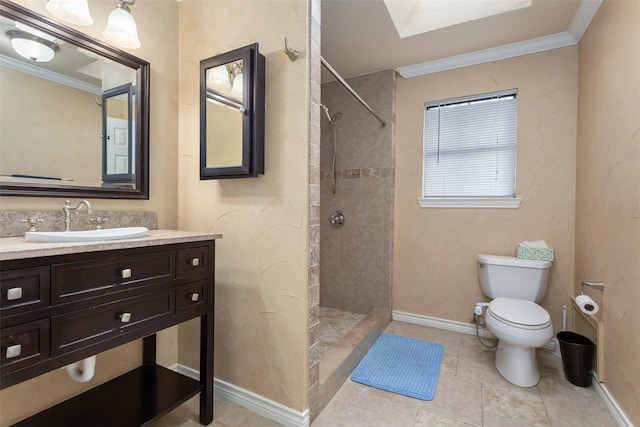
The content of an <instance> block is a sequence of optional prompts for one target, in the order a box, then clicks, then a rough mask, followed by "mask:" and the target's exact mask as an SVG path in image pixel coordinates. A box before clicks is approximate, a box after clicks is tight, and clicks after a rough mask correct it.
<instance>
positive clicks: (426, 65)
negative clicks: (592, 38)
mask: <svg viewBox="0 0 640 427" xmlns="http://www.w3.org/2000/svg"><path fill="white" fill-rule="evenodd" d="M601 4H602V0H582V1H581V2H580V5H579V6H578V10H577V11H576V14H575V15H574V17H573V20H572V21H571V24H570V25H569V30H568V31H564V32H561V33H556V34H551V35H548V36H543V37H538V38H535V39H530V40H525V41H521V42H516V43H511V44H507V45H504V46H498V47H493V48H490V49H483V50H478V51H475V52H470V53H464V54H461V55H456V56H450V57H448V58H442V59H435V60H433V61H427V62H422V63H420V64H414V65H407V66H405V67H399V68H396V71H397V72H398V73H399V74H400V75H401V76H402V77H404V78H409V77H417V76H422V75H425V74H432V73H438V72H441V71H447V70H453V69H456V68H463V67H469V66H471V65H478V64H484V63H486V62H492V61H499V60H502V59H508V58H514V57H517V56H522V55H529V54H532V53H538V52H543V51H545V50H551V49H558V48H562V47H567V46H574V45H576V44H578V41H580V38H581V37H582V35H583V34H584V32H585V31H586V29H587V27H588V26H589V23H591V20H592V19H593V17H594V15H595V14H596V12H597V11H598V8H599V7H600V5H601Z"/></svg>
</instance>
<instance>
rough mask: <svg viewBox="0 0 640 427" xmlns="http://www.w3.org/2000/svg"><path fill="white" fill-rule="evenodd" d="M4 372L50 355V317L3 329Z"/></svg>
mask: <svg viewBox="0 0 640 427" xmlns="http://www.w3.org/2000/svg"><path fill="white" fill-rule="evenodd" d="M0 341H1V344H0V350H1V351H2V354H1V355H0V366H2V373H3V374H5V373H7V372H11V371H14V370H16V369H19V368H22V367H24V366H28V365H31V364H33V363H36V362H38V361H40V360H44V359H46V358H48V357H49V319H42V320H38V321H36V322H29V323H23V324H21V325H17V326H13V327H11V328H4V329H2V337H1V338H0Z"/></svg>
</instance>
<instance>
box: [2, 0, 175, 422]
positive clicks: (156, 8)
mask: <svg viewBox="0 0 640 427" xmlns="http://www.w3.org/2000/svg"><path fill="white" fill-rule="evenodd" d="M16 3H19V4H21V5H23V6H26V7H29V8H31V9H33V10H35V11H36V12H38V13H40V14H42V15H45V16H47V17H51V15H49V14H48V12H47V11H46V9H45V4H46V2H45V1H44V0H17V1H16ZM114 6H115V3H114V2H113V0H92V1H91V2H89V7H90V10H91V14H92V15H93V19H94V24H93V25H92V26H91V27H77V29H78V30H79V31H82V32H84V33H87V34H89V35H91V36H93V37H95V38H97V39H99V40H102V31H103V30H104V27H105V25H106V21H107V17H108V15H109V13H110V12H111V11H112V10H113V9H114ZM132 13H133V16H134V17H135V19H136V22H137V24H138V35H139V37H140V40H141V42H142V47H141V48H140V49H137V50H134V51H131V53H132V54H133V55H135V56H138V57H140V58H142V59H145V60H146V61H149V62H150V63H151V119H150V122H151V124H150V146H151V148H150V151H151V159H150V164H151V166H150V169H151V170H150V183H151V184H150V185H151V191H150V199H149V200H140V201H129V200H102V199H91V202H92V205H93V207H94V209H96V210H148V211H155V212H157V214H158V227H159V228H176V227H177V212H178V211H177V203H176V201H177V185H176V182H177V168H178V164H177V154H178V145H177V136H178V120H177V116H178V80H177V75H178V64H177V61H176V57H177V49H178V18H177V14H178V3H176V2H175V1H156V0H137V1H136V4H135V6H133V7H132ZM158 28H162V31H158ZM63 204H64V199H58V198H34V197H2V198H0V209H2V210H21V209H25V210H58V209H62V206H63ZM140 349H141V346H140V345H139V343H138V342H134V343H131V344H127V345H125V346H121V347H118V348H116V349H114V350H111V351H109V352H105V353H102V354H100V355H98V362H97V368H96V370H97V373H96V377H95V379H94V380H92V381H90V382H89V383H87V384H78V383H75V382H74V381H72V380H71V379H70V378H69V377H68V375H67V374H66V372H63V371H61V370H56V371H53V372H50V373H47V374H45V375H42V376H40V377H37V378H35V379H32V380H29V381H27V382H24V383H21V384H18V385H16V386H13V387H9V388H7V389H4V390H2V391H1V392H0V425H2V426H6V425H9V424H12V423H13V422H15V420H17V419H19V418H22V417H25V416H27V415H29V414H32V413H35V412H38V411H40V410H42V409H44V408H46V407H48V406H51V405H52V404H54V403H56V402H59V401H62V400H65V399H67V398H68V397H70V396H72V395H74V394H77V393H78V392H80V391H81V390H85V389H87V388H90V387H94V386H95V385H96V384H98V383H100V382H104V381H106V380H108V379H109V378H111V377H113V376H115V375H118V374H120V373H122V372H125V371H127V370H129V369H131V368H132V367H134V366H136V364H137V363H139V361H140V360H141V351H140ZM177 352H178V351H177V328H171V329H169V330H167V331H163V332H162V333H160V335H159V348H158V360H159V362H160V363H162V364H164V365H170V364H172V363H175V362H176V360H177ZM12 420H13V421H12Z"/></svg>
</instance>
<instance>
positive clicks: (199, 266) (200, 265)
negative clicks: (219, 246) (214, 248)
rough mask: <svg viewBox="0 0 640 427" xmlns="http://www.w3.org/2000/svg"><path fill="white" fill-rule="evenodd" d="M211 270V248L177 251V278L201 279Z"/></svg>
mask: <svg viewBox="0 0 640 427" xmlns="http://www.w3.org/2000/svg"><path fill="white" fill-rule="evenodd" d="M208 270H209V248H208V247H207V246H201V247H197V248H188V249H179V250H178V251H177V267H176V278H178V279H182V278H185V277H200V276H202V275H203V274H205V273H206V272H207V271H208Z"/></svg>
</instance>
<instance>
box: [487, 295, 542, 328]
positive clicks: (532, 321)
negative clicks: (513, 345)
mask: <svg viewBox="0 0 640 427" xmlns="http://www.w3.org/2000/svg"><path fill="white" fill-rule="evenodd" d="M487 314H488V315H491V316H492V317H493V318H494V319H496V320H497V321H499V322H501V323H504V324H506V325H509V326H512V327H514V328H518V329H530V330H538V329H545V328H547V327H549V326H550V325H551V316H549V313H547V311H546V310H545V309H544V308H542V307H540V306H539V305H538V304H536V303H534V302H532V301H525V300H519V299H514V298H496V299H494V300H493V301H491V303H490V304H489V308H488V310H487Z"/></svg>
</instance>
